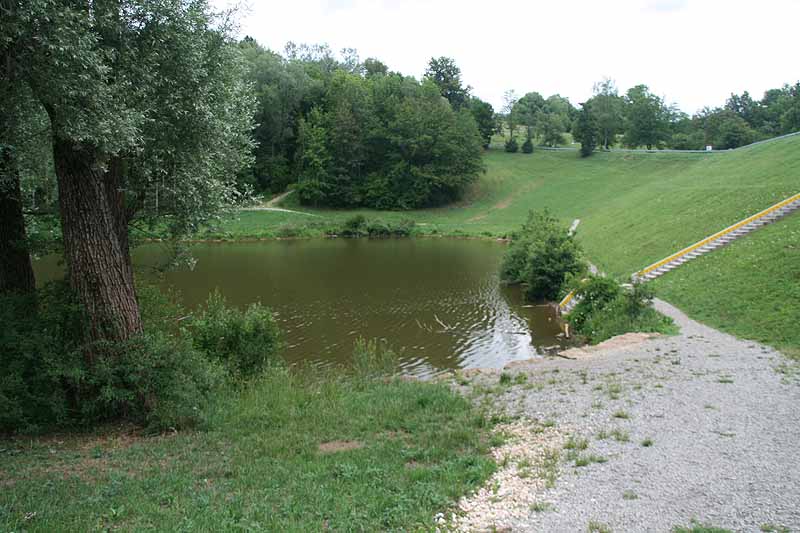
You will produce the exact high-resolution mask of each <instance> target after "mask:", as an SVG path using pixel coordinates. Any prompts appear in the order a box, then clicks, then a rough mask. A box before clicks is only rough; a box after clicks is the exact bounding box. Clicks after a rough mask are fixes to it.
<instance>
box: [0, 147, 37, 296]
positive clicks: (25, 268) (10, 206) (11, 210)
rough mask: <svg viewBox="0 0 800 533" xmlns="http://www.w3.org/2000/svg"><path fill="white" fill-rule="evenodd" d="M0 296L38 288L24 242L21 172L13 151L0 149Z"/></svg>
mask: <svg viewBox="0 0 800 533" xmlns="http://www.w3.org/2000/svg"><path fill="white" fill-rule="evenodd" d="M0 152H2V155H0V294H4V293H7V292H32V291H33V290H34V288H35V287H36V281H35V279H34V277H33V267H32V266H31V256H30V254H29V253H28V247H27V244H26V240H25V218H24V217H23V216H22V192H21V190H20V184H19V171H18V169H17V165H16V161H15V160H14V157H13V155H12V154H11V151H10V150H8V149H0Z"/></svg>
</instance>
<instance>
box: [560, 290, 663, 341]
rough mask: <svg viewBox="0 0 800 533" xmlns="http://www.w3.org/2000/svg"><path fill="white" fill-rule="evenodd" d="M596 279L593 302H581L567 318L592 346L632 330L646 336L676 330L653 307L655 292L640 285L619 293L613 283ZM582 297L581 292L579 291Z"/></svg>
mask: <svg viewBox="0 0 800 533" xmlns="http://www.w3.org/2000/svg"><path fill="white" fill-rule="evenodd" d="M599 279H600V278H596V279H594V280H592V281H590V282H589V283H587V285H586V286H585V287H583V288H584V289H586V291H587V292H586V293H585V294H587V295H589V297H591V298H593V301H591V302H587V303H586V304H585V305H584V301H581V302H580V303H578V305H577V306H575V309H573V311H572V312H571V313H570V314H569V315H568V316H567V319H568V320H569V322H570V324H572V325H573V327H574V328H575V332H576V333H578V334H579V335H581V336H583V337H585V338H586V340H587V341H588V342H590V343H592V344H597V343H598V342H602V341H604V340H606V339H610V338H611V337H615V336H617V335H622V334H624V333H630V332H633V331H638V332H644V333H672V332H674V331H675V330H676V328H675V325H674V323H673V322H672V319H671V318H669V317H666V316H664V315H662V314H660V313H659V312H657V311H656V310H655V309H653V307H652V306H651V302H652V299H653V289H652V287H649V286H647V285H644V284H641V283H637V284H634V285H633V287H632V288H630V289H628V290H622V289H619V288H617V290H616V294H612V293H613V292H614V291H613V290H612V289H611V288H610V283H614V282H613V281H611V280H608V282H601V281H599ZM578 293H579V294H581V290H579V291H578Z"/></svg>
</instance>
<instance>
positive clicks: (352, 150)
mask: <svg viewBox="0 0 800 533" xmlns="http://www.w3.org/2000/svg"><path fill="white" fill-rule="evenodd" d="M481 142H482V141H481V138H480V134H479V132H478V128H477V126H476V124H475V120H474V119H473V116H472V113H471V111H470V110H468V109H462V110H460V111H458V112H456V111H454V110H453V108H452V106H451V105H450V104H449V103H448V102H447V101H445V100H443V99H442V97H441V94H440V92H439V88H438V87H437V86H436V85H435V84H434V83H433V82H431V81H427V82H425V83H423V84H420V83H419V82H417V81H416V80H414V79H412V78H403V77H401V76H396V75H391V76H375V77H368V78H362V77H359V76H354V75H352V74H347V73H344V72H340V73H334V75H333V76H332V78H331V81H330V82H329V84H328V89H327V91H326V95H325V98H324V99H322V100H321V101H320V102H319V104H318V105H317V106H316V107H315V108H314V109H313V110H312V111H311V113H310V114H309V116H308V118H307V119H304V120H303V122H302V134H301V136H300V148H299V154H300V156H299V158H298V163H299V170H300V178H299V185H298V189H299V193H300V194H299V195H300V199H301V201H303V202H306V203H313V204H319V205H330V206H336V207H344V206H368V207H373V208H380V209H411V208H414V207H420V206H425V205H435V204H441V203H443V202H447V201H450V200H452V199H454V198H456V197H458V195H460V194H461V192H462V191H463V190H464V188H465V187H466V185H467V184H469V183H470V182H472V181H473V180H474V179H475V178H476V177H477V175H478V173H479V172H480V171H481V170H482V168H483V167H482V162H481V152H482V150H481Z"/></svg>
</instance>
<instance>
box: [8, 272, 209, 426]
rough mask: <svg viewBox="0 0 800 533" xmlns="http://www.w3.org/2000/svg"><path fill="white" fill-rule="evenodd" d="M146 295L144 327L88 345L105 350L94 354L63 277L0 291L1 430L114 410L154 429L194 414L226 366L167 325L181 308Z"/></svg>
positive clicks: (86, 419) (85, 419)
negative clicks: (121, 338)
mask: <svg viewBox="0 0 800 533" xmlns="http://www.w3.org/2000/svg"><path fill="white" fill-rule="evenodd" d="M143 292H144V293H146V294H147V293H148V291H147V290H144V291H143ZM143 300H144V302H145V308H144V309H143V315H144V317H145V320H146V323H147V324H148V326H149V327H148V331H147V332H146V333H144V334H142V335H138V336H136V337H133V338H132V339H130V340H129V341H126V342H124V343H121V344H116V345H111V344H95V345H92V346H91V348H92V350H91V353H93V354H98V353H99V354H102V355H103V357H97V358H95V359H94V360H91V361H90V360H88V359H87V357H86V355H85V354H86V353H87V346H86V345H84V344H82V341H81V339H82V338H83V330H84V327H85V324H84V322H83V319H82V317H83V313H82V310H81V308H80V307H79V306H78V305H77V304H76V303H75V299H74V297H73V296H72V294H71V293H70V291H69V290H68V288H67V287H66V285H65V284H63V283H51V284H48V285H46V286H45V287H44V288H43V289H41V290H39V291H37V293H36V294H35V295H32V296H6V297H2V298H0V320H2V323H3V328H2V332H0V351H1V352H2V353H3V359H2V373H0V375H2V377H0V431H10V432H27V431H36V430H40V429H42V428H49V427H53V426H65V425H76V424H77V425H87V424H94V423H97V422H101V421H105V420H113V419H118V418H124V419H127V420H130V421H133V422H136V423H139V424H143V425H146V426H148V427H149V428H151V429H153V430H157V429H165V428H168V427H173V428H176V427H185V426H188V425H192V424H194V423H196V422H198V421H199V420H200V419H201V417H202V415H203V413H204V410H205V407H206V406H207V403H208V400H209V398H210V395H211V392H212V391H214V390H215V389H217V388H218V387H219V386H220V385H221V383H222V377H223V371H222V369H221V367H220V366H219V365H217V364H215V363H212V362H209V361H208V360H207V359H206V357H205V356H204V355H203V354H202V353H200V352H198V351H197V350H195V349H194V348H193V347H192V344H191V341H190V339H187V338H184V337H182V336H180V335H176V334H175V332H174V331H171V329H175V328H174V327H172V326H171V324H174V319H175V318H176V316H175V315H176V314H177V309H178V308H176V307H174V306H170V305H168V304H167V303H166V300H165V299H164V298H159V297H153V295H152V293H149V296H146V297H145V298H144V299H143ZM151 304H155V306H156V308H155V309H153V308H151V307H150V305H151ZM170 319H171V320H170Z"/></svg>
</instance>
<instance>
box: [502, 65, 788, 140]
mask: <svg viewBox="0 0 800 533" xmlns="http://www.w3.org/2000/svg"><path fill="white" fill-rule="evenodd" d="M579 105H580V107H579V108H576V107H574V106H573V105H572V104H571V103H570V102H569V100H568V99H566V98H563V97H561V96H559V95H553V96H550V97H548V98H544V97H543V96H542V95H541V94H539V93H537V92H530V93H527V94H525V95H524V96H522V97H517V96H516V94H515V93H514V92H513V91H509V92H507V93H506V95H505V107H504V109H503V111H504V116H503V118H504V120H505V123H506V124H507V125H509V129H510V133H509V140H508V141H507V143H506V149H507V150H509V151H515V148H514V146H515V145H516V143H515V142H514V143H512V142H511V141H512V137H513V135H514V134H517V135H519V133H518V131H519V129H520V128H522V131H523V132H524V133H523V135H524V136H525V138H526V142H527V141H528V140H532V139H534V138H536V139H538V140H539V141H540V143H541V144H543V145H546V146H558V145H560V144H563V143H564V142H565V138H564V134H565V133H566V132H570V133H572V136H573V138H574V139H575V140H576V141H578V142H582V140H586V139H589V140H590V144H591V145H592V148H594V147H600V148H605V149H608V148H611V147H613V146H623V147H627V148H640V147H645V148H648V149H663V148H668V149H674V150H702V149H704V148H705V147H706V146H712V147H713V148H714V149H716V150H727V149H731V148H738V147H739V146H744V145H746V144H750V143H753V142H755V141H759V140H763V139H767V138H770V137H776V136H778V135H782V134H786V133H792V132H795V131H800V82H797V83H795V84H794V85H788V84H787V85H784V86H783V87H780V88H776V89H770V90H768V91H766V92H765V93H764V96H763V98H762V99H761V100H756V99H754V98H753V97H752V96H750V94H749V93H748V92H746V91H745V92H744V93H742V94H740V95H738V94H732V95H731V96H730V98H728V99H727V100H726V102H725V105H724V106H722V107H717V108H710V107H706V108H703V109H702V110H700V111H699V112H698V113H696V114H694V115H692V116H689V115H688V114H686V113H684V112H683V111H681V110H680V109H678V107H677V106H676V105H674V104H668V103H667V102H666V100H665V99H664V98H663V97H660V96H658V95H657V94H655V93H653V92H652V91H651V90H650V88H649V87H648V86H646V85H636V86H634V87H631V88H630V89H628V90H627V91H626V92H625V93H623V94H620V92H619V90H618V89H617V87H616V85H615V84H614V82H613V80H610V79H604V80H602V81H601V82H599V83H597V84H595V86H594V88H593V92H592V96H591V98H589V99H588V100H587V101H586V102H582V103H581V104H579Z"/></svg>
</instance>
